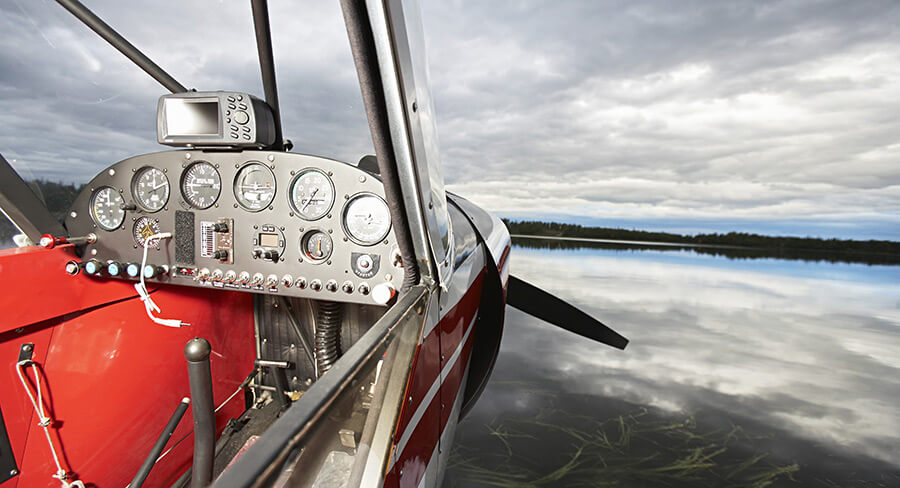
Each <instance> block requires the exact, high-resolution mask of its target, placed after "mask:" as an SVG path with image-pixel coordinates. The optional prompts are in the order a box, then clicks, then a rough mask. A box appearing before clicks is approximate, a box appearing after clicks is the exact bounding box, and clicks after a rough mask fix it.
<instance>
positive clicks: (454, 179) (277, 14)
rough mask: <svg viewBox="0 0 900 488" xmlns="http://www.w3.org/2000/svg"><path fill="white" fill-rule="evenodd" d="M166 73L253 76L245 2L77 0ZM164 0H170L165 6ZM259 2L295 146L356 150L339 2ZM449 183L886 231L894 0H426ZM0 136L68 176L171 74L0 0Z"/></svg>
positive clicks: (28, 7)
mask: <svg viewBox="0 0 900 488" xmlns="http://www.w3.org/2000/svg"><path fill="white" fill-rule="evenodd" d="M85 3H86V5H88V6H89V7H90V8H92V9H94V10H95V12H96V13H98V14H99V15H101V16H102V17H103V18H104V19H106V20H107V21H108V22H109V23H110V24H112V25H114V26H116V27H117V28H118V29H119V31H120V32H121V33H122V34H124V35H125V36H126V37H127V38H129V39H130V40H131V41H132V42H134V43H135V44H136V45H137V46H139V47H140V48H141V49H143V50H144V51H145V52H146V53H147V54H148V55H149V56H150V57H151V58H153V59H154V60H156V61H157V62H158V63H159V64H160V65H161V66H163V67H164V68H165V69H166V70H168V71H169V72H170V73H171V74H172V75H173V76H174V77H175V78H176V79H178V80H179V81H181V82H182V83H183V84H185V85H186V86H189V87H196V88H197V89H200V90H212V89H233V90H242V91H248V92H251V93H257V94H260V93H261V92H262V89H261V84H260V81H259V73H258V65H257V61H256V57H255V56H256V54H255V46H254V38H253V32H252V26H251V23H250V8H249V2H243V1H231V0H228V1H197V2H183V1H179V2H175V1H169V0H164V1H157V2H153V4H152V6H151V4H146V3H143V4H140V3H135V4H134V5H133V6H125V5H124V4H125V2H119V1H113V0H86V1H85ZM169 4H171V6H172V11H177V12H178V15H175V16H173V15H171V14H169V13H166V10H167V9H166V6H167V5H169ZM298 5H300V4H298V2H288V1H284V0H272V1H271V6H270V9H271V10H272V17H273V36H274V40H275V51H276V59H277V62H278V66H277V72H278V78H279V82H280V87H279V88H280V92H281V93H280V94H281V99H282V104H283V106H282V111H283V113H284V126H285V135H286V136H287V137H288V138H290V139H292V140H293V141H294V143H295V151H298V152H308V153H314V154H321V155H325V156H330V157H335V158H338V159H342V160H345V161H355V160H357V159H358V158H359V156H360V155H362V154H365V153H367V152H371V141H370V138H369V135H368V129H367V127H366V125H365V119H364V113H363V110H362V108H361V103H360V95H359V90H358V88H357V86H356V79H355V72H354V69H353V65H352V61H351V58H350V54H349V47H348V44H347V41H346V39H345V33H344V31H343V23H342V18H341V15H340V9H339V7H338V6H337V2H312V1H310V2H303V3H302V7H298ZM422 10H423V18H424V19H423V20H424V24H425V32H426V37H427V47H428V51H429V57H430V65H431V66H430V69H431V80H432V90H433V95H434V101H435V109H436V113H437V117H438V125H439V132H440V139H441V148H442V158H443V164H444V174H445V178H446V181H447V184H448V187H449V188H451V189H452V190H454V191H456V192H457V193H460V194H462V195H464V196H467V197H469V198H470V199H472V200H474V201H475V202H477V203H479V204H481V205H483V206H484V207H486V208H487V209H489V210H491V211H493V212H495V213H497V214H499V215H502V216H508V217H513V218H554V219H559V220H568V221H573V222H580V223H591V224H598V225H613V226H626V227H636V228H651V229H668V230H676V231H685V232H696V231H727V230H749V231H756V232H766V233H779V234H792V235H822V236H839V237H859V238H893V239H900V120H898V119H900V117H898V115H900V30H898V29H897V27H896V26H897V25H900V4H898V3H897V2H891V1H883V2H878V1H867V2H845V1H805V2H791V1H777V2H764V1H745V2H724V1H721V2H720V1H715V2H709V1H703V2H701V1H698V2H690V1H682V2H650V1H618V2H617V1H580V2H575V1H573V2H560V1H547V2H524V1H523V2H501V1H491V2H478V1H455V0H440V1H437V0H422ZM0 28H2V32H4V34H3V35H2V36H0V107H2V108H3V110H0V123H2V126H3V127H4V128H5V130H4V131H2V132H0V152H2V153H3V155H4V156H6V157H7V159H10V160H13V159H14V160H15V163H14V165H15V166H16V168H17V169H19V170H20V171H21V172H22V173H23V174H25V175H26V176H41V177H46V178H50V179H62V180H68V181H78V182H83V181H86V180H88V179H89V178H90V177H91V176H93V175H94V174H95V173H96V172H98V171H99V170H101V169H102V168H104V167H106V166H108V165H109V164H111V163H113V162H115V161H118V160H120V159H123V158H125V157H127V156H129V155H132V154H135V153H141V152H150V151H156V150H160V149H162V148H161V147H160V146H158V145H157V144H156V143H155V107H156V99H157V97H158V96H159V95H161V94H162V93H163V89H162V88H161V87H160V86H159V85H157V84H155V82H154V81H152V80H151V79H149V78H148V77H147V76H146V75H144V74H143V73H142V72H141V71H139V70H138V69H137V68H135V67H134V66H132V65H131V64H130V63H129V62H128V61H127V60H125V59H124V58H122V57H121V56H120V55H118V53H116V52H114V51H113V50H112V48H110V47H109V46H107V45H106V44H105V43H104V42H103V41H101V40H100V39H98V38H96V37H95V36H93V35H92V34H91V33H89V31H88V30H87V29H86V28H84V27H83V26H82V25H81V24H80V23H78V22H77V21H76V20H75V19H74V18H72V17H71V16H70V15H69V14H68V13H66V12H65V11H63V10H62V8H61V7H59V6H57V5H56V4H55V2H51V1H50V0H0Z"/></svg>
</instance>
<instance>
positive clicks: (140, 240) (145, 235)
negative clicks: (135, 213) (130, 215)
mask: <svg viewBox="0 0 900 488" xmlns="http://www.w3.org/2000/svg"><path fill="white" fill-rule="evenodd" d="M154 234H159V222H157V221H156V219H152V218H150V217H146V216H145V217H141V218H139V219H137V220H135V221H134V230H133V231H132V235H133V236H134V243H135V244H137V246H138V247H139V248H143V247H144V243H145V242H147V239H149V238H150V236H152V235H154ZM147 247H150V248H153V249H156V248H157V247H159V239H153V240H151V241H150V244H148V245H147Z"/></svg>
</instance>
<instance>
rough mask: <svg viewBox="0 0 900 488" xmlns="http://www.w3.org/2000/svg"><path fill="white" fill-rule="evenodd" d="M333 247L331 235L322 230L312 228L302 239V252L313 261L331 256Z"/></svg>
mask: <svg viewBox="0 0 900 488" xmlns="http://www.w3.org/2000/svg"><path fill="white" fill-rule="evenodd" d="M333 249H334V245H333V243H332V242H331V237H330V236H329V235H328V234H326V233H325V232H322V231H321V230H311V231H309V232H307V233H306V234H304V235H303V238H302V239H300V253H301V254H303V255H304V256H306V259H308V260H310V261H312V262H313V263H321V262H322V261H325V260H326V259H328V258H330V257H331V251H332V250H333Z"/></svg>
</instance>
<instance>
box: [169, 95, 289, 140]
mask: <svg viewBox="0 0 900 488" xmlns="http://www.w3.org/2000/svg"><path fill="white" fill-rule="evenodd" d="M156 137H157V141H158V142H159V143H160V144H165V145H167V146H176V147H207V146H214V147H222V146H232V147H267V146H270V145H272V143H274V142H275V121H274V117H273V116H272V110H271V109H270V108H269V106H268V105H267V104H266V102H264V101H262V100H260V99H258V98H256V97H254V96H252V95H248V94H246V93H236V92H223V91H215V92H187V93H176V94H172V95H163V96H161V97H159V104H158V105H157V108H156Z"/></svg>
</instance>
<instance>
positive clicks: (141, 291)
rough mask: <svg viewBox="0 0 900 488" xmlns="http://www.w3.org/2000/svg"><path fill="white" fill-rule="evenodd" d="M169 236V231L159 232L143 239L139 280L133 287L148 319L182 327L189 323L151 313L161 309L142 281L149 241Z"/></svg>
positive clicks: (170, 234) (169, 325) (165, 324)
mask: <svg viewBox="0 0 900 488" xmlns="http://www.w3.org/2000/svg"><path fill="white" fill-rule="evenodd" d="M170 238H172V233H171V232H160V233H158V234H153V235H152V236H150V237H148V238H146V239H144V257H143V258H142V259H141V281H140V282H138V283H135V285H134V289H135V290H137V292H138V295H140V296H141V301H142V302H144V309H146V310H147V316H148V317H150V320H152V321H154V322H156V323H157V324H159V325H164V326H166V327H184V326H187V325H191V324H189V323H187V322H183V321H181V320H179V319H162V318H159V317H157V316H155V315H153V314H154V312H155V313H160V312H161V311H162V310H160V308H159V305H157V304H156V303H155V302H154V301H153V299H152V298H150V293H148V292H147V284H146V283H145V282H144V268H145V267H146V266H147V249H148V248H149V247H150V242H151V241H153V240H154V239H156V240H161V239H170Z"/></svg>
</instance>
